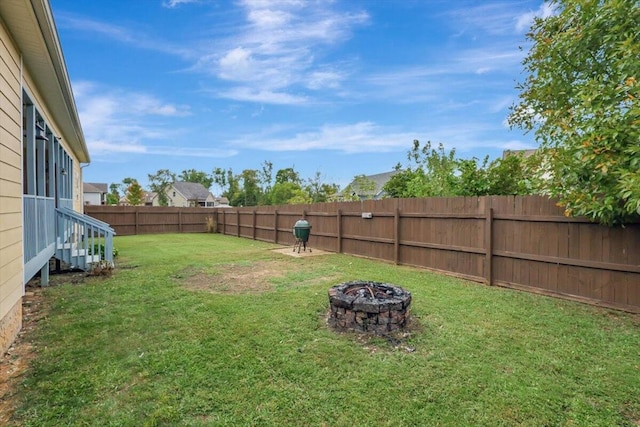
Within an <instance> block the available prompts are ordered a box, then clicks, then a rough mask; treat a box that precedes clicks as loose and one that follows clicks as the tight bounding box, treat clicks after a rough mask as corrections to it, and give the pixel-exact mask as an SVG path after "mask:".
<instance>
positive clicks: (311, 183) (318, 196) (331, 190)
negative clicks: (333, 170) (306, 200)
mask: <svg viewBox="0 0 640 427" xmlns="http://www.w3.org/2000/svg"><path fill="white" fill-rule="evenodd" d="M339 190H340V187H339V186H338V185H337V184H327V183H323V182H322V175H321V174H320V171H316V173H315V175H314V176H313V178H309V179H307V185H306V186H305V191H306V192H307V193H308V194H309V197H310V198H311V202H310V203H324V202H326V201H327V200H329V198H330V197H331V196H333V195H335V194H337V193H338V191H339Z"/></svg>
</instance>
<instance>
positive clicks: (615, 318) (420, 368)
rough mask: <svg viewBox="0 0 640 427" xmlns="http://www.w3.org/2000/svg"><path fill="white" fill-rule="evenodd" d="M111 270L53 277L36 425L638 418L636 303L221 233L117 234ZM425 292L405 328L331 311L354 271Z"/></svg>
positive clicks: (539, 422) (615, 421) (25, 418)
mask: <svg viewBox="0 0 640 427" xmlns="http://www.w3.org/2000/svg"><path fill="white" fill-rule="evenodd" d="M115 245H116V247H117V248H118V250H119V252H120V255H119V257H118V258H117V262H118V267H119V268H118V269H117V270H116V271H115V273H114V274H113V276H112V277H110V278H107V279H105V278H90V279H88V280H87V281H85V282H84V283H82V284H66V285H60V286H55V287H51V288H48V289H46V291H45V295H46V301H47V305H48V306H49V307H50V312H49V315H48V317H47V318H46V320H44V321H42V322H40V324H39V326H38V327H37V329H36V330H35V332H33V333H32V334H31V335H30V336H29V337H28V338H29V339H31V340H32V341H34V342H35V343H36V345H37V357H36V359H35V360H34V362H33V364H32V368H31V369H30V371H29V372H28V373H27V374H26V379H25V380H24V382H23V383H22V385H21V386H20V387H19V390H18V393H19V396H20V398H21V401H22V406H21V407H20V408H19V410H18V411H17V413H16V417H17V418H16V420H15V423H16V424H17V425H28V426H62V425H70V426H80V425H91V426H143V425H149V426H151V425H166V426H174V425H175V426H208V425H212V426H350V427H351V426H412V425H416V426H417V425H420V426H431V425H442V426H467V425H469V426H498V425H504V426H513V425H525V426H544V425H549V426H614V425H617V426H637V425H639V424H640V327H639V325H640V318H639V317H638V316H634V315H629V314H624V313H621V312H615V311H609V310H604V309H601V308H595V307H591V306H587V305H581V304H577V303H573V302H568V301H563V300H558V299H552V298H546V297H541V296H537V295H531V294H527V293H521V292H515V291H510V290H505V289H501V288H492V287H486V286H483V285H479V284H476V283H470V282H465V281H462V280H457V279H454V278H450V277H446V276H441V275H437V274H433V273H430V272H427V271H424V270H419V269H414V268H407V267H398V266H394V265H390V264H386V263H381V262H376V261H373V260H367V259H362V258H356V257H351V256H347V255H338V254H328V255H323V256H317V257H305V258H294V257H289V256H285V255H282V254H279V253H276V252H274V251H272V250H271V249H274V248H276V246H274V245H270V244H266V243H262V242H256V241H252V240H247V239H238V238H235V237H229V236H222V235H213V234H180V235H179V234H170V235H154V236H131V237H117V238H116V243H115ZM356 279H359V280H375V281H382V282H391V283H394V284H397V285H400V286H402V287H404V288H405V289H407V290H410V291H411V292H412V294H413V303H412V314H413V324H412V327H411V329H410V334H408V336H405V337H402V336H399V337H395V339H393V340H392V339H386V338H384V337H379V338H373V339H365V338H362V337H358V336H357V335H354V334H338V333H335V332H333V331H331V330H329V329H328V328H327V326H326V323H325V314H326V311H327V308H328V298H327V290H328V288H329V287H331V286H332V285H334V284H337V283H339V282H343V281H348V280H356Z"/></svg>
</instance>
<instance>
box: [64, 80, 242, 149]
mask: <svg viewBox="0 0 640 427" xmlns="http://www.w3.org/2000/svg"><path fill="white" fill-rule="evenodd" d="M73 88H74V95H75V99H76V103H77V105H78V113H79V116H80V119H81V122H82V127H83V131H84V135H85V138H86V140H87V146H88V147H89V150H90V151H91V153H92V154H94V155H97V156H104V155H110V154H118V153H137V154H142V153H146V154H159V155H167V156H193V157H226V156H230V155H234V154H235V153H236V152H235V151H234V150H221V149H212V148H207V147H205V148H198V147H184V146H178V147H172V146H169V145H162V144H158V142H159V141H166V140H170V139H172V138H174V137H176V136H177V135H179V134H180V133H182V132H183V131H182V130H181V129H180V128H179V127H176V125H175V123H174V121H173V120H175V119H176V118H180V117H184V116H188V115H190V114H191V113H190V109H189V107H188V106H185V105H175V104H172V103H168V102H164V101H162V100H160V99H158V98H156V97H155V96H153V95H149V94H146V93H136V92H131V91H129V90H124V89H120V88H112V87H105V86H100V85H97V84H94V83H91V82H86V81H81V82H77V83H74V84H73Z"/></svg>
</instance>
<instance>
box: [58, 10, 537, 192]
mask: <svg viewBox="0 0 640 427" xmlns="http://www.w3.org/2000/svg"><path fill="white" fill-rule="evenodd" d="M51 5H52V8H53V12H54V16H55V20H56V24H57V28H58V33H59V36H60V39H61V42H62V47H63V51H64V55H65V60H66V62H67V67H68V71H69V75H70V78H71V82H72V86H73V90H74V93H75V96H76V103H77V106H78V111H79V114H80V119H81V122H82V125H83V129H84V134H85V138H86V141H87V145H88V147H89V152H90V154H91V160H92V161H91V164H90V165H89V166H87V167H85V168H84V180H85V181H86V182H106V183H113V182H121V181H122V179H124V178H126V177H133V178H136V179H138V181H139V182H140V183H141V184H143V185H144V186H146V185H147V184H148V178H147V175H148V174H149V173H155V172H156V171H157V170H159V169H169V170H171V171H173V172H176V173H180V172H181V171H183V170H185V169H197V170H202V171H205V172H208V173H210V172H211V170H212V169H213V168H215V167H222V168H224V169H228V168H232V169H233V171H234V172H235V173H240V172H241V171H242V170H243V169H261V165H262V163H263V162H264V161H270V162H272V163H273V166H274V174H275V171H277V170H278V169H282V168H288V167H293V168H295V170H297V171H298V172H299V173H300V175H301V177H302V178H311V177H313V176H314V175H315V174H316V172H320V173H321V177H322V180H323V182H327V183H336V184H339V185H340V186H341V187H342V186H345V185H346V184H348V183H349V182H350V181H351V180H352V178H353V177H354V176H356V175H359V174H365V175H370V174H375V173H381V172H386V171H390V170H392V169H393V167H394V166H395V165H396V164H397V163H398V162H400V163H402V164H406V153H407V151H408V150H409V149H410V148H411V146H412V142H413V140H414V139H419V140H420V141H427V140H430V141H432V143H434V144H437V143H443V144H444V145H445V147H446V148H447V149H451V148H456V150H457V153H458V155H459V156H460V157H465V158H469V157H474V156H475V157H479V158H482V157H484V156H485V155H489V156H490V157H491V158H495V157H498V156H500V155H501V153H502V151H503V150H505V149H521V148H533V147H535V142H534V139H533V137H532V135H525V134H524V133H523V132H522V131H520V130H519V129H514V130H510V129H509V127H508V125H507V124H506V117H507V115H508V113H509V106H510V105H512V104H513V103H514V102H515V101H516V99H517V91H516V89H515V85H516V83H517V82H518V81H522V80H523V79H524V77H525V75H524V74H523V73H522V65H521V62H522V59H523V57H524V55H525V54H526V49H527V45H526V40H525V36H524V35H525V33H526V31H527V30H528V28H529V25H530V24H531V22H532V19H533V17H534V16H543V15H546V14H548V13H549V10H548V8H547V7H546V6H545V5H544V4H543V2H542V1H530V0H523V1H480V0H478V1H465V0H457V1H449V0H443V1H440V0H415V1H413V0H368V1H365V0H333V1H330V0H327V1H325V0H253V1H248V0H247V1H243V0H239V1H223V0H109V1H90V0H81V1H79V0H51ZM520 46H522V47H524V50H521V49H519V47H520ZM212 191H213V192H214V193H219V189H218V188H215V187H214V188H212Z"/></svg>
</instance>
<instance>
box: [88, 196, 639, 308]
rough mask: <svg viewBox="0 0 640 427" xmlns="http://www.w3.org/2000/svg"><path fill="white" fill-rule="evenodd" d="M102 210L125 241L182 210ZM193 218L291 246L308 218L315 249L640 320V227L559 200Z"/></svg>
mask: <svg viewBox="0 0 640 427" xmlns="http://www.w3.org/2000/svg"><path fill="white" fill-rule="evenodd" d="M95 208H102V209H104V207H91V209H88V210H87V213H88V214H89V215H92V216H96V218H98V219H100V220H102V221H105V222H108V223H110V224H111V225H112V226H113V227H114V228H115V229H116V232H117V233H118V234H130V233H121V232H120V228H119V227H121V226H122V227H128V230H133V227H135V230H137V232H138V233H142V232H151V231H150V230H158V231H153V232H162V231H178V226H177V225H176V224H175V222H176V221H177V219H176V213H175V212H174V213H173V217H172V218H173V220H172V221H171V222H172V224H170V225H169V224H167V221H168V218H169V216H168V215H169V214H168V213H167V214H165V215H166V216H165V220H164V221H165V225H164V226H162V227H161V226H160V225H155V226H154V227H155V228H153V227H151V226H150V225H149V222H151V219H150V218H153V216H152V214H151V213H148V214H147V213H142V212H144V211H143V210H139V211H138V213H137V219H138V220H140V221H146V222H147V223H146V224H138V225H137V226H134V225H132V224H133V221H134V218H133V217H132V216H131V212H129V213H128V215H129V217H128V220H126V221H129V222H127V223H126V225H124V222H126V221H124V220H122V219H118V220H117V221H114V219H116V217H113V218H111V217H107V216H106V215H105V214H104V211H102V213H99V212H98V210H94V209H95ZM129 209H136V208H129ZM137 209H143V208H137ZM154 209H159V208H154ZM165 209H166V208H165ZM173 209H177V208H173ZM193 210H194V211H196V212H190V213H189V215H198V214H199V215H200V216H198V217H196V216H191V217H189V219H188V220H187V219H186V218H187V217H186V214H185V213H183V214H182V215H183V217H182V218H183V219H182V221H183V222H184V221H186V220H187V221H190V222H189V225H186V224H185V223H183V224H182V225H181V226H180V227H181V228H182V231H183V232H185V231H205V227H204V223H205V222H206V217H207V216H210V215H212V214H213V215H215V219H216V221H217V226H218V232H220V233H223V234H226V235H233V236H236V237H243V238H249V239H254V240H261V241H265V242H272V243H277V244H282V245H291V246H293V244H294V241H295V238H294V236H293V233H292V227H293V224H294V223H295V222H296V221H297V220H298V219H300V218H305V219H307V220H308V221H309V222H310V224H311V226H312V230H311V238H310V242H309V244H310V246H311V247H313V248H318V249H323V250H327V251H331V252H338V253H347V254H353V255H359V256H365V257H370V258H375V259H381V260H385V261H390V262H394V263H396V264H403V265H412V266H418V267H424V268H429V269H432V270H436V271H441V272H444V273H447V274H451V275H455V276H458V277H462V278H465V279H470V280H473V281H477V282H482V283H486V284H490V285H500V286H506V287H511V288H516V289H521V290H527V291H531V292H537V293H543V294H547V295H554V296H561V297H566V298H570V299H574V300H580V301H584V302H589V303H592V304H597V305H603V306H607V307H613V308H618V309H623V310H627V311H632V312H640V224H630V225H627V226H626V227H624V228H608V227H604V226H601V225H597V224H592V223H590V222H589V221H588V220H586V219H584V218H567V217H565V216H564V215H563V214H562V213H563V212H562V209H561V208H559V207H557V206H556V204H555V202H554V201H553V200H549V199H548V198H544V197H537V196H526V197H520V196H517V197H514V196H499V197H456V198H429V199H386V200H376V201H372V200H367V201H363V202H343V203H323V204H312V205H287V206H258V207H246V208H231V209H229V208H227V209H213V210H210V209H198V208H195V209H193ZM202 211H207V212H202ZM363 213H366V214H367V215H363ZM369 214H370V215H369ZM155 221H156V222H157V223H158V224H160V223H162V222H163V220H161V219H159V218H156V220H155ZM197 221H200V223H199V225H196V224H195V223H196V222H197ZM136 223H137V222H136ZM121 224H122V225H121ZM159 229H160V230H159ZM131 234H132V233H131Z"/></svg>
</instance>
